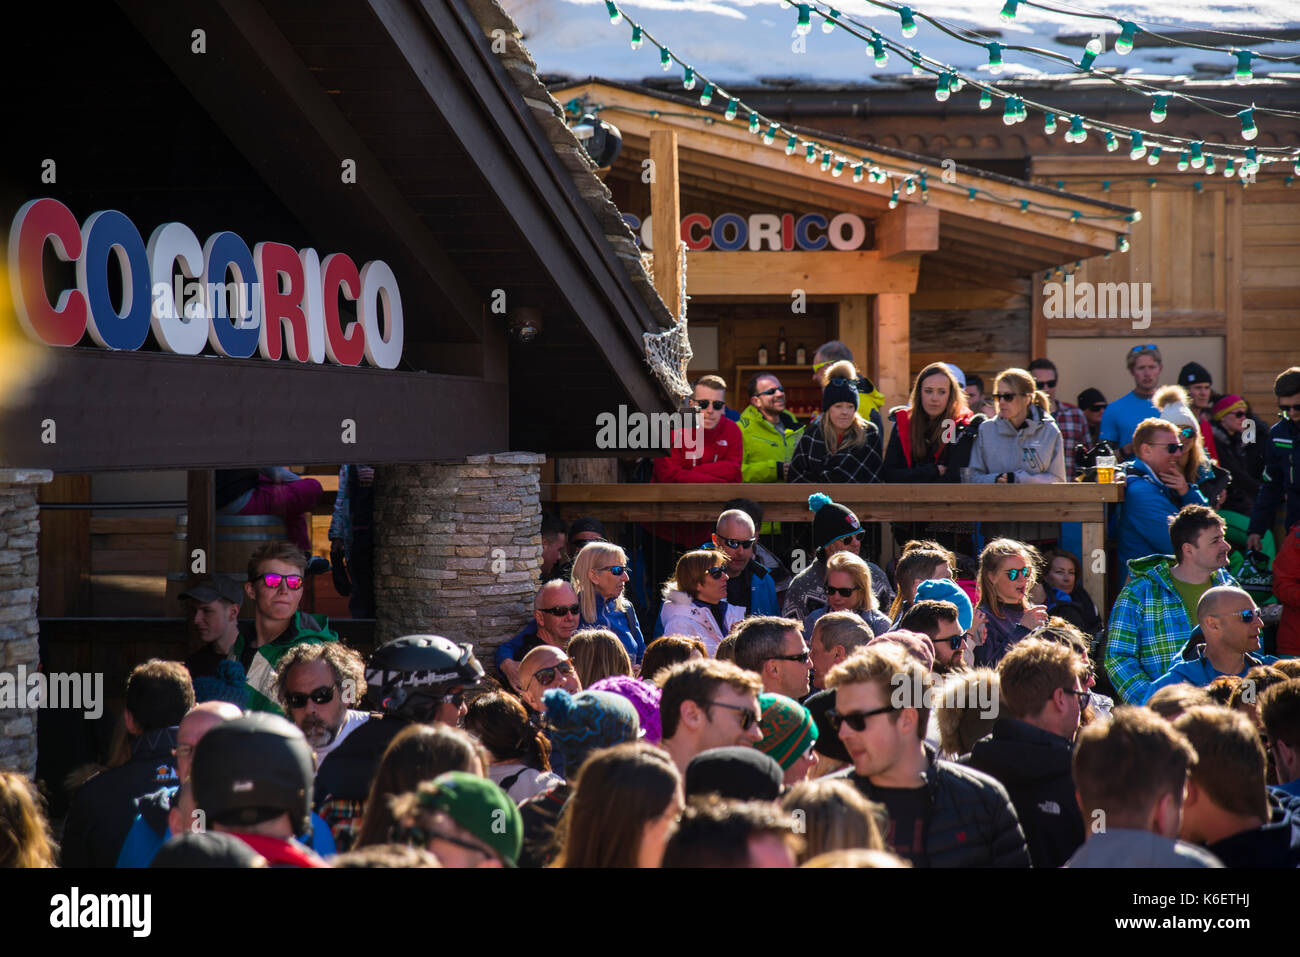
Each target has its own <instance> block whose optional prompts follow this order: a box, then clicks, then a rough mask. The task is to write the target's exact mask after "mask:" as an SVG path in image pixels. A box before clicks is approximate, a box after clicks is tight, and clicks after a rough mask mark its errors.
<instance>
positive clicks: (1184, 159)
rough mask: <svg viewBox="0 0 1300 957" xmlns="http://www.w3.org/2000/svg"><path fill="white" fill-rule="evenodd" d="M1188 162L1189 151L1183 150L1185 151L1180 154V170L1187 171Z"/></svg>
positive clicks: (1181, 171)
mask: <svg viewBox="0 0 1300 957" xmlns="http://www.w3.org/2000/svg"><path fill="white" fill-rule="evenodd" d="M1188 163H1189V161H1188V156H1187V151H1186V150H1183V152H1182V153H1180V154H1179V156H1178V171H1179V172H1180V173H1185V172H1187V167H1188Z"/></svg>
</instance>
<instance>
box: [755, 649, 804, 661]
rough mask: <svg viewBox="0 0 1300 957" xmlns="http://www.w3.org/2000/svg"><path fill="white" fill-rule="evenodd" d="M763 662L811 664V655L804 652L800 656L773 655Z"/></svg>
mask: <svg viewBox="0 0 1300 957" xmlns="http://www.w3.org/2000/svg"><path fill="white" fill-rule="evenodd" d="M763 660H764V661H801V662H803V663H804V664H812V653H811V652H807V651H805V652H804V653H803V654H801V655H773V656H772V657H771V658H764V659H763Z"/></svg>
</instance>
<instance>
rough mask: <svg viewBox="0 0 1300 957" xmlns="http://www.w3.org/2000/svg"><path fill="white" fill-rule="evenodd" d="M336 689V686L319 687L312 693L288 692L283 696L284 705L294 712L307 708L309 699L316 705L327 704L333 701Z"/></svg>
mask: <svg viewBox="0 0 1300 957" xmlns="http://www.w3.org/2000/svg"><path fill="white" fill-rule="evenodd" d="M336 687H338V686H337V685H321V687H319V688H317V689H315V690H314V691H290V692H287V693H286V694H285V696H284V703H285V704H287V705H288V706H289V707H290V708H293V709H295V710H297V709H298V708H305V707H307V701H308V700H309V699H310V700H311V701H314V702H315V703H316V704H329V703H330V702H331V701H333V700H334V689H335V688H336Z"/></svg>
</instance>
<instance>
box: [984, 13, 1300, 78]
mask: <svg viewBox="0 0 1300 957" xmlns="http://www.w3.org/2000/svg"><path fill="white" fill-rule="evenodd" d="M1022 5H1023V6H1026V7H1035V8H1037V9H1039V10H1046V11H1048V12H1049V13H1059V14H1063V15H1064V16H1068V17H1080V18H1082V19H1085V20H1106V21H1109V22H1110V23H1113V24H1115V25H1116V26H1117V27H1119V28H1120V30H1121V32H1123V31H1124V30H1125V29H1126V28H1129V27H1133V26H1136V27H1137V28H1138V32H1141V33H1149V34H1150V35H1151V36H1153V37H1156V38H1157V39H1160V40H1163V41H1164V42H1165V43H1166V44H1168V45H1169V46H1177V47H1185V48H1187V49H1189V50H1209V51H1211V52H1213V53H1224V54H1227V55H1229V56H1233V55H1235V54H1236V53H1237V50H1238V49H1239V48H1236V47H1218V46H1211V45H1208V44H1204V43H1193V42H1191V41H1190V40H1179V39H1178V38H1176V37H1171V36H1167V35H1165V34H1162V33H1157V32H1156V31H1155V30H1152V29H1151V26H1152V24H1151V23H1149V22H1148V21H1145V20H1123V19H1121V18H1120V17H1116V16H1113V15H1111V14H1109V13H1093V12H1091V11H1087V10H1069V9H1065V8H1063V7H1056V6H1052V5H1051V4H1047V3H1038V2H1037V0H1015V2H1008V3H1007V4H1006V5H1005V6H1003V8H1002V9H1003V11H1006V10H1007V9H1008V8H1009V9H1010V10H1011V16H1010V17H1006V16H1004V19H1007V20H1013V19H1015V9H1016V7H1018V6H1022ZM1156 26H1162V24H1156ZM1200 32H1204V33H1214V34H1217V35H1218V36H1224V37H1237V38H1239V39H1243V40H1252V41H1254V42H1256V43H1274V42H1276V41H1275V40H1271V39H1269V38H1267V37H1257V36H1251V35H1250V34H1245V33H1231V32H1228V31H1224V30H1204V31H1200ZM1246 52H1248V53H1250V54H1251V56H1252V57H1254V58H1256V59H1260V60H1269V61H1272V62H1273V63H1295V62H1297V61H1300V55H1296V56H1278V55H1277V54H1271V53H1256V52H1255V51H1254V50H1249V51H1246Z"/></svg>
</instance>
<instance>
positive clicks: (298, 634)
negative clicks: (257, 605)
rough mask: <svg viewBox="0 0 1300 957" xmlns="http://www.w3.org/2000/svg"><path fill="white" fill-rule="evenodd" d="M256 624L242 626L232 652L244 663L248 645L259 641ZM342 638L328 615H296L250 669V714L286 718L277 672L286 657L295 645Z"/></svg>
mask: <svg viewBox="0 0 1300 957" xmlns="http://www.w3.org/2000/svg"><path fill="white" fill-rule="evenodd" d="M253 629H254V625H253V622H252V621H246V622H241V623H240V628H239V638H237V639H236V640H235V645H234V647H233V648H231V654H232V657H234V658H236V659H242V658H243V657H245V654H244V651H245V648H246V644H245V642H246V641H251V640H253V639H254V638H255V636H256V632H255V631H254V630H253ZM338 640H339V636H338V633H337V632H336V631H334V630H333V629H332V628H330V626H329V619H328V618H326V617H325V616H324V615H320V616H313V615H307V614H304V613H302V612H301V611H296V612H294V613H293V621H292V622H290V623H289V627H288V628H287V629H285V632H284V634H282V635H281V636H280V637H279V638H277V639H276V640H275V641H271V642H268V643H267V644H265V645H262V646H261V647H260V648H258V649H257V651H256V652H255V653H254V655H253V660H252V662H251V663H250V664H249V666H248V669H247V670H248V679H247V680H248V710H249V711H269V712H271V713H272V714H279V715H283V714H284V711H283V710H282V709H281V708H280V705H279V703H278V702H277V701H276V700H275V669H276V667H277V666H278V665H279V663H280V659H281V658H283V657H284V655H285V653H286V652H288V650H289V649H290V648H292V647H294V646H295V645H301V644H303V643H310V644H320V643H321V642H325V641H338Z"/></svg>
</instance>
